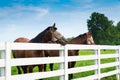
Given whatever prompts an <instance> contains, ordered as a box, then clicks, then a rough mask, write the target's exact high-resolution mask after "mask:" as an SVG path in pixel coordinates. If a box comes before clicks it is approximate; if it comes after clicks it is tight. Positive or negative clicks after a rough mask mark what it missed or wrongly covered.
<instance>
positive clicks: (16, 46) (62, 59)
mask: <svg viewBox="0 0 120 80" xmlns="http://www.w3.org/2000/svg"><path fill="white" fill-rule="evenodd" d="M104 49H107V50H115V53H114V54H101V50H104ZM11 50H60V56H59V57H42V58H29V59H26V58H19V59H13V58H11ZM68 50H94V55H87V56H85V55H83V56H68ZM0 57H1V58H0V80H35V79H41V78H47V77H54V76H60V78H59V79H60V80H68V74H71V73H78V72H85V71H91V70H94V74H93V75H89V76H86V77H80V78H76V79H73V80H96V79H97V80H100V79H101V78H103V77H107V76H111V75H116V79H117V80H120V76H119V74H120V46H105V45H104V46H103V45H102V46H101V45H70V44H69V45H65V46H61V45H59V44H35V43H0ZM105 58H114V59H115V61H114V62H110V63H104V64H101V59H105ZM81 60H94V64H93V65H89V66H82V67H75V68H70V69H68V62H70V61H81ZM48 63H60V69H59V70H54V71H48V72H35V73H28V74H20V75H11V67H12V66H17V65H32V64H48ZM113 66H115V67H116V69H115V70H112V71H109V72H104V73H102V72H101V69H103V68H107V67H113Z"/></svg>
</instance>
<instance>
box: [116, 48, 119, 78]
mask: <svg viewBox="0 0 120 80" xmlns="http://www.w3.org/2000/svg"><path fill="white" fill-rule="evenodd" d="M116 54H119V56H118V57H116V62H120V52H119V49H117V50H116ZM119 69H120V65H118V66H116V70H117V71H118V74H116V79H117V80H120V75H119Z"/></svg>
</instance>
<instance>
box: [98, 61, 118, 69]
mask: <svg viewBox="0 0 120 80" xmlns="http://www.w3.org/2000/svg"><path fill="white" fill-rule="evenodd" d="M118 65H119V62H111V63H105V64H101V65H100V68H107V67H113V66H118Z"/></svg>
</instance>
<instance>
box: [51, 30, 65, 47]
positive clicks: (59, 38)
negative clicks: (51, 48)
mask: <svg viewBox="0 0 120 80" xmlns="http://www.w3.org/2000/svg"><path fill="white" fill-rule="evenodd" d="M52 36H53V40H52V41H53V42H54V43H61V44H63V45H65V44H66V42H67V40H66V39H65V38H64V36H62V35H61V33H60V32H58V31H55V32H54V33H53V35H52Z"/></svg>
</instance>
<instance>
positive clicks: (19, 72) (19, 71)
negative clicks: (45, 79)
mask: <svg viewBox="0 0 120 80" xmlns="http://www.w3.org/2000/svg"><path fill="white" fill-rule="evenodd" d="M17 69H18V74H22V72H21V70H20V66H17Z"/></svg>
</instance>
